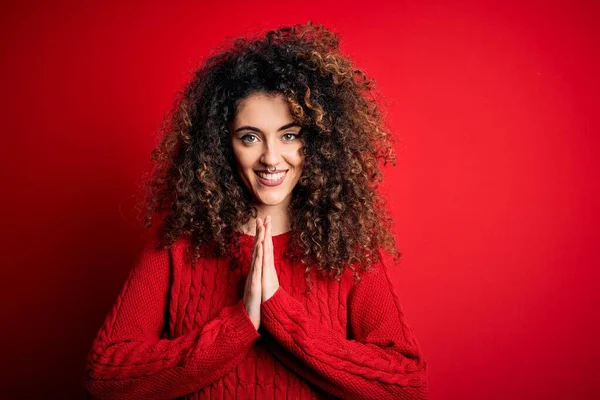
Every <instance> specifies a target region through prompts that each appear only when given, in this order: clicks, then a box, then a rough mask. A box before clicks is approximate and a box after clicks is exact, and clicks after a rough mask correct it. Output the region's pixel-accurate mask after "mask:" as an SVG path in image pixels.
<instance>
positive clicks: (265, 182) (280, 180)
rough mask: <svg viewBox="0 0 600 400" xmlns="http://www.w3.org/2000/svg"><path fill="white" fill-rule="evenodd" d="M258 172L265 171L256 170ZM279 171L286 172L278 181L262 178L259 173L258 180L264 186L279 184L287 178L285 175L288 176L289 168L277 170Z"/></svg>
mask: <svg viewBox="0 0 600 400" xmlns="http://www.w3.org/2000/svg"><path fill="white" fill-rule="evenodd" d="M256 172H263V171H255V173H256ZM277 172H285V174H283V176H282V177H281V179H278V180H276V181H269V180H267V179H263V178H261V177H260V176H259V175H258V174H256V177H257V178H258V181H259V182H260V183H261V184H262V185H264V186H279V185H281V184H282V183H283V181H284V180H285V177H286V176H287V170H285V169H284V170H282V171H276V172H275V173H277Z"/></svg>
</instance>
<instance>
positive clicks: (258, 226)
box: [254, 218, 263, 245]
mask: <svg viewBox="0 0 600 400" xmlns="http://www.w3.org/2000/svg"><path fill="white" fill-rule="evenodd" d="M255 222H256V229H255V232H254V244H255V245H256V243H257V242H258V239H259V237H258V232H259V229H260V227H261V225H262V224H263V223H262V221H261V219H260V218H256V221H255Z"/></svg>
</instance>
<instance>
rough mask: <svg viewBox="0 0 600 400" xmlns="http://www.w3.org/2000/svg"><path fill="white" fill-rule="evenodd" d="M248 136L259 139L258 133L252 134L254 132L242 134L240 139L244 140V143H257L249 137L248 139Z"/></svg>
mask: <svg viewBox="0 0 600 400" xmlns="http://www.w3.org/2000/svg"><path fill="white" fill-rule="evenodd" d="M246 138H256V139H258V138H257V137H256V135H252V134H246V135H244V136H242V137H241V138H240V139H241V140H242V142H244V143H256V142H255V141H250V140H248V139H246Z"/></svg>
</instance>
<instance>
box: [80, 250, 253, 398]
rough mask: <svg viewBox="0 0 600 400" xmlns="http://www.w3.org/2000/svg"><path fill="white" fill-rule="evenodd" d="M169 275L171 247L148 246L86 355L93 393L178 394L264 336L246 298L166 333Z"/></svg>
mask: <svg viewBox="0 0 600 400" xmlns="http://www.w3.org/2000/svg"><path fill="white" fill-rule="evenodd" d="M169 279H170V255H169V251H168V250H167V249H156V248H154V244H151V245H150V246H147V247H146V248H145V249H144V250H143V251H142V254H141V256H140V257H139V258H138V261H137V263H136V265H135V266H134V268H133V269H132V271H131V272H130V274H129V277H128V279H127V281H126V283H125V285H124V287H123V289H122V291H121V293H120V294H119V297H118V299H117V301H116V304H115V305H114V306H113V308H112V310H111V312H110V313H109V314H108V315H107V317H106V320H105V321H104V324H103V325H102V327H101V329H100V331H99V332H98V334H97V336H96V338H95V340H94V342H93V344H92V349H91V351H90V353H89V355H88V357H87V360H86V374H85V382H84V384H85V389H86V393H87V395H88V396H89V398H93V399H120V400H127V399H150V398H151V399H172V398H176V397H180V396H183V395H185V394H188V393H192V392H195V391H198V390H200V389H201V388H203V387H205V386H208V385H210V384H212V383H213V382H215V381H217V380H218V379H220V378H221V377H223V376H224V375H225V374H226V373H228V372H229V371H230V370H231V369H232V368H234V367H235V366H236V365H237V364H238V363H239V362H240V361H241V360H242V359H243V358H244V357H245V355H246V353H247V352H248V350H249V349H250V347H251V346H252V344H253V343H254V341H255V340H256V339H257V338H258V337H259V336H260V335H259V333H258V332H257V330H256V329H255V328H254V325H253V324H252V321H251V320H250V318H249V317H248V314H247V312H246V309H245V306H244V303H243V302H242V300H240V301H238V302H237V303H236V304H235V305H233V306H229V307H224V308H223V309H222V310H221V311H220V313H219V314H218V315H217V316H216V317H215V318H214V319H212V320H211V321H209V322H207V323H206V324H205V325H204V326H202V327H199V328H196V329H194V330H193V331H191V332H189V333H187V334H185V335H182V336H180V337H177V338H175V339H173V340H170V339H164V338H162V332H163V330H164V328H165V318H164V317H165V311H166V308H167V307H168V298H169V289H170V288H169Z"/></svg>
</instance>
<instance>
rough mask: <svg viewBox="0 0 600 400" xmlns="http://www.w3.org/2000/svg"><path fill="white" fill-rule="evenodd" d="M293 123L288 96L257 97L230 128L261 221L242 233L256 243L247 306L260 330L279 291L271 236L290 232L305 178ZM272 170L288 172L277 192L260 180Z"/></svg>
mask: <svg viewBox="0 0 600 400" xmlns="http://www.w3.org/2000/svg"><path fill="white" fill-rule="evenodd" d="M294 122H295V121H294V119H293V117H292V115H291V113H290V110H289V106H288V104H287V102H286V101H285V99H284V98H283V96H275V97H273V96H266V95H264V94H254V95H251V96H249V97H248V98H246V99H244V100H243V101H241V102H240V104H239V107H238V112H237V114H236V117H235V118H234V121H233V123H232V125H231V145H232V148H233V154H234V157H235V161H236V167H237V172H238V173H239V174H240V177H241V178H242V181H243V182H244V184H245V185H246V187H247V188H248V189H249V190H250V192H251V193H252V194H253V195H254V200H255V202H254V205H255V206H256V208H257V210H258V217H257V218H256V220H251V221H250V223H249V224H248V225H246V226H244V227H242V231H243V232H244V233H247V234H250V233H249V232H252V231H254V237H255V239H254V248H253V252H252V261H251V266H250V271H249V272H248V278H247V280H246V286H245V290H244V304H245V306H246V311H247V312H248V316H249V317H250V319H251V320H252V322H253V324H254V326H255V327H256V329H258V328H259V327H260V304H261V303H262V302H265V301H267V300H269V299H270V298H271V297H272V296H273V295H274V294H275V292H276V291H277V289H279V279H278V277H277V272H276V270H275V264H274V256H273V240H272V236H273V235H278V234H281V233H284V232H287V231H289V230H290V229H291V228H290V218H289V215H288V206H289V204H290V201H291V195H292V190H293V188H294V186H296V183H297V182H298V179H300V175H301V173H302V164H303V161H304V159H303V156H302V154H301V152H300V149H301V148H302V141H301V139H300V129H301V127H300V126H299V125H293V123H294ZM269 165H274V166H275V167H276V169H277V170H287V174H286V176H285V179H284V181H283V183H281V184H280V185H278V186H272V187H269V186H265V185H263V184H262V183H260V181H259V179H258V176H257V174H256V172H255V171H257V170H266V169H267V168H268V166H269ZM273 232H275V233H273Z"/></svg>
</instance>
